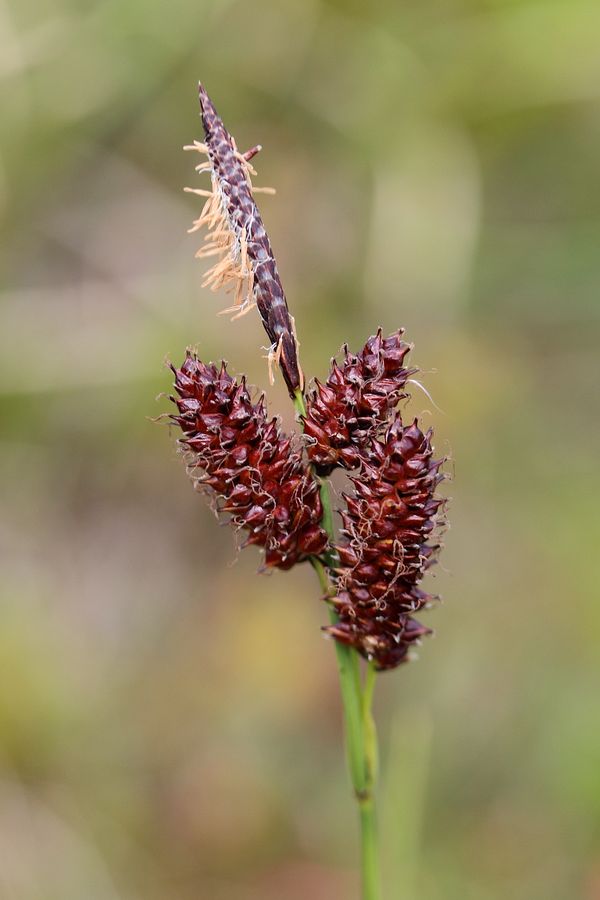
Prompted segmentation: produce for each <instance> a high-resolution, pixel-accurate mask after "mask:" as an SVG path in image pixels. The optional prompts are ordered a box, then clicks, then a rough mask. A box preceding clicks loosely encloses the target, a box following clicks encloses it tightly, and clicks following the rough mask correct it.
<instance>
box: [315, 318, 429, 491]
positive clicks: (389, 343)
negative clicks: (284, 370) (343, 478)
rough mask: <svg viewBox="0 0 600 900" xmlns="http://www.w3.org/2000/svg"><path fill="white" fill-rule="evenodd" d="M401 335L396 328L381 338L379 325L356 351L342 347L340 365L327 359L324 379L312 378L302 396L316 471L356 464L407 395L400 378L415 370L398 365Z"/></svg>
mask: <svg viewBox="0 0 600 900" xmlns="http://www.w3.org/2000/svg"><path fill="white" fill-rule="evenodd" d="M403 334H404V330H403V329H400V330H399V331H395V332H394V333H393V334H391V335H390V336H389V337H387V338H384V337H383V334H382V331H381V329H379V330H378V331H377V334H375V335H373V336H372V337H370V338H369V340H368V341H367V343H366V344H365V346H364V347H363V348H362V350H361V351H360V353H357V354H354V353H350V352H349V351H348V347H347V346H346V347H344V358H343V360H342V363H341V365H340V364H338V363H337V361H336V360H335V359H334V360H332V362H331V371H330V374H329V377H328V379H327V381H326V383H325V384H324V385H323V384H321V383H320V382H318V381H317V382H316V387H315V389H314V390H313V391H311V392H310V394H309V395H308V397H307V402H306V408H307V414H306V419H305V422H304V430H305V433H306V435H307V437H308V440H309V446H308V455H309V458H310V459H311V461H312V462H313V463H314V464H315V466H316V467H317V469H318V470H319V472H320V473H321V474H328V473H329V472H331V471H332V469H334V468H335V467H336V466H342V467H343V468H345V469H354V468H356V467H357V466H358V464H359V463H360V461H361V458H362V455H363V451H364V450H365V449H366V448H367V447H368V445H369V441H370V439H371V438H372V437H374V436H375V435H376V433H377V430H378V428H380V427H381V426H382V425H383V424H384V423H385V422H386V421H387V418H388V416H389V414H390V411H391V410H392V409H393V407H394V406H396V404H397V403H398V402H399V401H400V400H401V399H403V398H404V397H406V396H407V394H406V393H405V392H404V387H405V385H406V381H407V379H408V378H409V377H410V376H411V375H413V374H414V373H415V372H416V371H417V370H416V369H409V368H406V367H405V366H404V358H405V357H406V355H407V354H408V352H409V351H410V349H411V345H410V344H407V343H406V342H405V341H403V340H402V335H403Z"/></svg>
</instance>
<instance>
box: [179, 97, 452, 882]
mask: <svg viewBox="0 0 600 900" xmlns="http://www.w3.org/2000/svg"><path fill="white" fill-rule="evenodd" d="M200 110H201V118H202V125H203V129H204V140H203V141H194V143H193V144H191V145H190V146H189V147H186V148H185V149H187V150H190V151H193V152H196V153H198V154H199V155H200V157H201V161H200V163H199V164H198V166H196V169H197V172H198V173H199V174H206V175H208V176H209V178H210V184H209V185H207V186H205V187H193V188H186V190H187V191H190V192H191V193H193V194H196V195H198V196H200V197H202V198H203V201H204V202H203V207H202V209H201V211H200V213H199V215H198V218H197V219H196V220H195V222H194V223H193V225H192V228H191V229H190V231H191V232H196V231H200V230H204V231H205V235H204V240H203V243H202V246H201V248H200V249H199V250H198V252H197V253H196V256H198V257H200V258H210V259H211V262H212V264H211V266H210V268H209V270H208V271H207V273H206V275H205V278H204V282H203V285H204V286H206V287H210V288H211V289H213V290H220V289H224V290H225V291H226V292H229V293H230V294H232V295H233V304H232V306H231V307H230V308H229V311H230V312H231V313H232V316H233V318H239V317H241V316H244V315H245V314H247V313H249V312H250V311H251V310H252V309H253V308H256V309H257V311H258V314H259V316H260V319H261V321H262V324H263V326H264V328H265V331H266V333H267V335H268V338H269V341H270V350H269V356H268V361H269V373H270V376H271V380H272V379H273V373H274V371H275V370H276V369H278V370H279V371H280V373H281V375H282V377H283V379H284V381H285V384H286V386H287V389H288V391H289V395H290V398H291V401H292V402H293V404H294V407H295V410H296V420H297V422H298V424H299V429H298V433H296V434H287V433H285V432H283V431H282V429H281V426H280V423H279V420H278V419H277V418H274V417H270V416H269V414H268V412H267V406H266V400H265V396H264V394H263V395H260V396H259V397H258V398H257V399H256V398H255V394H254V392H253V391H251V390H250V389H249V387H248V386H247V384H246V381H245V378H243V377H242V378H239V379H238V378H235V377H234V376H232V375H231V374H230V373H229V372H228V371H227V365H226V363H224V362H222V363H219V364H214V363H204V362H202V361H201V360H200V359H199V358H198V355H197V353H196V352H194V351H192V350H189V349H188V350H187V351H186V355H185V359H184V361H183V363H182V364H181V365H180V366H179V367H177V366H174V365H171V369H172V371H173V374H174V378H175V382H174V388H175V393H174V395H173V396H172V397H171V400H172V401H173V403H174V404H175V407H176V411H175V412H174V413H173V414H171V415H170V419H171V421H172V422H174V423H175V424H176V425H177V426H178V428H179V429H180V430H181V436H180V437H179V440H178V444H179V447H180V450H181V453H182V455H183V458H184V460H185V464H186V467H187V471H188V474H189V476H190V478H191V479H192V481H193V483H194V485H195V486H196V488H197V489H198V490H200V491H202V492H205V493H207V494H209V495H210V497H211V499H212V502H213V504H214V505H215V506H216V508H217V511H218V513H219V515H221V516H223V517H224V518H226V519H227V520H228V521H229V522H230V524H231V525H232V526H233V528H235V529H236V530H238V531H240V532H242V533H243V534H244V535H245V543H244V546H246V545H249V544H254V545H256V546H257V547H259V548H260V550H261V552H262V554H263V568H264V569H273V568H277V569H284V570H287V569H291V568H292V567H293V566H295V565H298V564H300V563H304V562H307V563H309V564H310V565H311V566H312V567H313V569H314V571H315V573H316V576H317V579H318V584H319V591H320V596H321V598H322V599H323V601H324V603H325V604H326V607H327V610H328V616H329V621H328V623H327V624H324V625H323V629H322V630H323V632H324V634H325V635H327V636H329V637H330V638H331V639H332V640H333V643H334V647H335V652H336V656H337V666H338V670H339V681H340V688H341V699H342V706H343V715H344V723H345V740H346V751H347V760H348V768H349V772H350V777H351V781H352V786H353V789H354V796H355V799H356V803H357V806H358V812H359V821H360V846H361V879H362V897H363V900H379V898H380V897H381V884H380V873H379V854H378V835H377V821H376V796H375V789H376V783H377V734H376V729H375V724H374V721H373V716H372V703H373V692H374V688H375V683H376V678H377V674H378V673H380V672H383V671H388V670H392V669H395V668H397V667H398V666H400V665H401V664H403V663H405V662H406V661H407V660H409V659H410V656H411V648H413V647H414V645H415V644H417V643H418V642H420V640H421V638H423V637H424V636H425V635H427V634H429V633H430V629H429V628H428V627H426V626H425V625H422V624H421V623H420V622H419V621H418V620H417V619H416V618H415V613H417V612H419V611H420V610H423V609H426V608H427V607H429V606H431V604H432V603H433V601H434V599H435V598H434V596H433V595H432V594H429V593H427V592H426V591H425V590H423V589H422V588H421V586H420V585H421V580H422V578H423V575H424V574H425V572H426V571H427V570H428V569H429V568H430V566H431V565H432V564H433V563H434V562H435V560H436V557H437V554H438V551H439V549H440V544H439V537H438V536H439V533H440V526H441V524H442V520H443V508H444V501H443V500H442V498H441V497H439V496H438V493H437V488H438V485H439V483H440V482H441V481H442V479H443V478H444V477H445V476H444V474H443V473H442V472H441V467H442V464H443V460H442V459H437V458H435V457H434V451H433V447H432V443H431V439H432V432H431V430H428V431H422V430H421V428H420V427H419V423H418V420H417V419H414V420H412V421H409V422H404V421H403V418H402V414H401V411H400V409H399V404H400V402H401V401H402V400H404V399H405V398H406V397H407V396H408V394H407V385H408V383H409V382H410V380H411V377H412V376H413V375H414V373H415V372H416V371H417V370H416V369H415V368H413V367H411V366H409V365H408V364H407V356H408V355H409V353H410V350H411V345H410V344H408V343H407V342H406V341H405V340H404V339H403V330H402V329H400V330H398V331H395V332H394V333H392V334H390V335H387V336H385V335H384V334H383V332H382V331H381V329H379V330H378V331H377V332H376V333H375V334H374V335H372V336H371V337H369V338H368V340H367V341H366V343H365V344H364V346H363V347H362V348H361V349H360V350H359V351H358V352H356V353H353V352H350V350H349V349H348V347H344V348H343V351H342V355H341V357H340V359H339V360H336V359H333V360H332V361H331V367H330V371H329V375H328V377H327V379H326V381H325V382H323V383H320V382H319V381H314V382H313V383H312V384H311V385H310V386H307V385H306V383H305V378H304V374H303V372H302V368H301V365H300V360H299V352H298V347H299V344H298V339H297V336H296V330H295V324H294V319H293V317H292V315H291V314H290V311H289V308H288V304H287V300H286V296H285V293H284V290H283V287H282V284H281V279H280V277H279V272H278V270H277V264H276V262H275V258H274V255H273V251H272V249H271V244H270V241H269V238H268V235H267V233H266V231H265V228H264V225H263V221H262V218H261V215H260V212H259V210H258V207H257V205H256V202H255V199H254V195H255V194H257V193H258V192H259V191H260V190H261V189H260V188H256V187H254V186H253V184H252V178H253V177H254V176H255V175H256V172H255V170H254V168H253V166H252V163H251V160H252V158H253V157H254V156H255V155H256V153H257V152H258V151H259V150H260V149H261V148H260V146H256V147H253V148H252V149H251V150H249V151H247V152H245V153H240V152H239V151H238V149H237V146H236V143H235V140H234V139H233V137H232V136H231V135H230V134H229V132H228V131H227V130H226V128H225V126H224V125H223V122H222V120H221V118H220V117H219V115H218V114H217V112H216V110H215V107H214V105H213V103H212V101H211V100H210V98H209V96H208V94H207V93H206V91H205V89H204V87H203V86H202V85H200ZM262 190H263V191H270V189H265V188H263V189H262ZM336 468H341V469H344V470H346V471H347V472H348V473H349V479H350V484H351V490H350V491H349V492H348V493H345V494H343V495H342V500H343V508H342V509H340V510H338V511H337V512H339V515H340V516H341V527H340V529H339V533H338V531H336V528H335V525H334V510H333V509H332V502H331V493H330V483H329V476H330V475H331V473H332V472H333V471H334V469H336Z"/></svg>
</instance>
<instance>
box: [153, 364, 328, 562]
mask: <svg viewBox="0 0 600 900" xmlns="http://www.w3.org/2000/svg"><path fill="white" fill-rule="evenodd" d="M172 368H173V367H172ZM173 371H174V373H175V390H176V392H177V395H178V396H177V398H173V400H174V403H175V405H176V406H177V413H176V414H173V415H172V416H171V419H172V420H173V421H174V422H176V423H177V425H179V427H180V428H181V430H182V431H183V437H182V438H180V440H179V443H180V445H181V447H182V449H183V451H184V456H185V460H186V463H187V467H188V473H189V475H190V477H191V478H192V480H193V481H194V482H195V484H196V485H197V487H198V488H199V489H201V490H207V491H208V492H209V493H210V494H211V495H212V496H213V497H215V498H216V501H217V509H218V511H219V512H221V513H226V514H228V515H229V517H230V521H231V523H232V524H233V525H234V526H235V527H236V528H240V529H245V530H246V531H247V532H248V536H247V539H246V544H257V545H258V546H259V547H262V548H264V551H265V566H266V567H277V568H280V569H289V568H290V567H291V566H293V565H294V564H295V563H297V562H301V561H303V560H305V559H307V558H308V557H309V556H319V555H321V554H322V553H323V552H324V551H325V549H326V546H327V535H326V533H325V531H324V530H323V529H322V528H321V525H320V522H321V517H322V512H323V511H322V507H321V500H320V497H319V491H318V486H317V484H316V482H315V480H314V479H313V478H312V476H311V474H310V471H309V469H308V467H307V466H306V464H305V463H304V462H303V460H302V456H301V453H300V452H299V451H298V450H296V449H294V447H293V446H292V441H291V438H290V437H289V436H288V435H286V434H284V433H283V432H282V431H281V430H280V428H279V424H278V422H277V420H276V419H268V418H267V414H266V409H265V403H264V397H263V396H261V397H259V399H258V401H257V402H256V403H253V402H252V400H251V397H250V394H249V392H248V389H247V387H246V384H245V381H244V379H242V380H241V381H239V382H238V381H236V380H235V379H234V378H232V377H231V375H230V374H229V373H228V372H227V367H226V364H225V363H222V364H221V366H220V367H217V366H215V365H214V364H213V363H210V364H209V365H205V364H204V363H202V362H201V361H200V360H199V359H198V358H197V357H196V355H195V354H192V353H191V352H190V351H188V352H187V354H186V358H185V360H184V362H183V364H182V366H181V367H180V368H179V369H177V368H173Z"/></svg>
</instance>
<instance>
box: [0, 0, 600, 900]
mask: <svg viewBox="0 0 600 900" xmlns="http://www.w3.org/2000/svg"><path fill="white" fill-rule="evenodd" d="M599 46H600V6H599V5H598V3H597V0H526V2H525V0H404V2H393V0H387V2H386V0H378V2H373V3H366V2H358V0H327V2H326V0H290V2H287V0H286V2H283V0H255V2H234V0H231V2H207V0H171V2H170V3H161V2H158V0H145V2H141V0H96V2H94V0H35V2H34V0H2V2H0V97H1V110H2V112H1V124H0V134H1V144H0V207H1V209H2V214H3V215H2V220H3V234H2V250H1V254H2V261H3V263H4V266H3V270H4V279H3V284H2V288H1V291H2V296H1V309H0V344H1V348H0V381H1V403H2V424H3V437H2V441H1V443H0V466H1V472H2V481H3V502H2V507H1V513H0V515H1V519H0V535H1V543H2V555H3V561H2V575H3V578H2V598H1V599H2V606H1V612H0V898H2V900H200V898H201V900H204V898H206V900H259V898H260V900H305V898H307V897H310V898H311V900H325V898H327V900H330V898H340V900H341V898H344V900H345V898H350V900H353V898H355V897H356V888H355V880H356V879H355V869H356V843H355V840H356V833H355V824H356V823H355V821H354V813H353V809H352V800H351V797H350V792H349V789H348V784H347V780H346V776H345V772H344V769H343V761H342V750H341V733H340V710H339V699H338V688H337V683H336V671H335V665H334V659H333V652H332V648H331V645H330V644H328V643H327V642H326V641H324V640H323V639H322V637H321V635H320V633H319V626H320V624H321V623H323V622H324V621H325V618H326V616H325V610H324V608H323V607H322V605H321V604H320V603H319V601H318V590H317V584H316V581H315V580H314V578H313V577H312V573H311V572H310V570H308V569H307V568H306V567H301V568H299V569H298V570H296V571H294V572H292V573H289V574H280V573H276V574H274V575H273V576H272V577H260V576H257V575H255V570H256V567H257V564H258V555H257V553H256V552H255V551H254V550H249V551H247V552H245V553H244V554H242V555H239V554H237V553H236V551H235V549H234V544H233V539H232V536H231V534H230V533H229V531H228V530H225V529H219V528H218V527H217V524H216V522H215V520H214V518H213V516H212V515H211V513H210V511H209V510H208V508H207V506H206V504H205V503H204V502H203V500H202V499H201V498H199V497H198V496H196V495H195V494H194V493H193V491H192V490H191V488H190V485H189V483H188V482H187V480H186V477H185V475H184V472H183V469H182V466H181V463H180V461H179V460H178V459H177V457H176V454H175V451H174V446H173V440H172V439H171V438H170V436H169V433H168V430H167V429H166V428H161V427H159V426H157V425H153V424H151V423H150V422H149V417H151V416H154V415H156V414H157V413H159V412H160V411H161V410H163V409H165V407H166V401H165V400H159V401H158V402H156V401H155V397H156V395H157V394H158V393H159V392H160V391H164V390H166V391H168V390H169V387H170V378H169V373H168V372H167V371H166V370H165V369H164V368H163V367H162V363H163V359H164V357H165V355H166V354H170V355H172V357H173V358H174V359H175V360H179V359H181V356H182V353H183V350H184V348H185V346H186V345H187V344H189V343H197V344H198V346H199V350H200V353H201V355H202V356H203V357H204V358H206V359H208V358H210V359H214V358H220V357H221V356H225V357H226V358H227V359H229V360H230V362H231V364H232V366H233V368H234V369H235V370H237V371H246V372H247V373H248V374H249V376H250V378H251V380H252V381H253V382H254V383H256V384H259V385H260V386H261V387H267V388H268V380H267V372H266V366H265V361H264V359H263V358H262V354H263V353H264V350H261V347H262V346H263V345H264V343H265V336H264V335H263V333H262V331H261V327H260V324H259V322H258V319H257V317H256V316H248V317H246V318H244V319H242V320H240V321H238V322H236V323H233V324H229V322H228V321H227V319H226V318H222V317H221V318H219V317H217V316H216V312H217V310H218V309H219V308H222V306H223V305H224V302H225V301H224V299H223V298H219V297H215V296H213V295H211V294H209V293H206V292H204V291H202V290H201V289H200V282H201V280H202V272H203V266H202V265H201V264H200V263H198V262H196V261H194V259H193V254H194V251H195V249H196V246H197V241H196V239H195V238H194V237H190V236H188V235H186V228H187V227H188V225H189V222H190V221H191V219H192V217H193V216H194V214H195V213H197V211H198V208H199V207H198V204H197V203H196V198H190V196H189V195H184V194H183V193H182V190H181V188H182V186H183V185H184V184H190V183H193V182H194V178H195V176H194V173H193V168H192V167H193V163H194V160H192V159H191V157H190V156H188V155H185V154H183V153H182V152H181V147H182V145H183V144H184V143H187V142H189V141H190V139H192V138H200V137H201V128H200V122H199V118H198V109H197V101H196V82H197V80H198V79H199V78H202V79H203V81H204V82H205V83H206V85H207V87H208V90H209V91H210V93H211V94H212V96H213V98H214V101H215V103H216V104H217V107H218V109H219V110H220V112H221V114H222V115H223V117H224V119H225V121H226V123H227V125H228V126H229V127H230V129H231V130H232V131H233V132H234V134H235V135H236V137H237V139H238V143H239V144H240V146H246V145H248V146H250V145H251V144H254V143H257V142H259V141H260V142H261V143H262V144H263V145H264V146H265V150H264V152H263V153H262V154H261V156H260V157H259V158H258V160H257V165H258V169H259V176H260V177H259V180H258V183H259V184H264V185H272V184H273V185H276V186H277V189H278V194H277V197H276V198H270V197H266V198H264V199H263V201H262V203H261V206H262V209H263V213H264V218H265V221H266V224H267V227H268V228H269V231H270V234H271V238H272V242H273V245H274V248H275V250H276V253H277V256H278V260H279V264H280V269H281V273H282V277H283V281H284V283H285V286H286V290H287V293H288V297H289V300H290V305H291V307H292V311H293V313H294V315H295V317H296V321H297V325H298V330H299V334H300V339H301V342H302V358H303V363H304V367H305V370H306V372H307V373H308V374H310V375H320V376H322V375H323V374H324V373H325V372H326V369H327V365H328V360H329V358H330V356H331V355H332V354H334V353H335V352H337V350H338V348H339V347H340V345H341V344H342V343H343V342H344V341H348V342H349V343H350V345H351V346H352V347H355V348H357V347H358V346H360V345H361V343H362V342H363V340H364V339H365V338H366V337H367V336H368V335H369V334H371V333H373V331H374V329H375V328H376V326H377V325H379V324H381V325H382V326H383V327H384V328H385V329H387V330H392V329H395V328H397V327H399V326H400V325H403V326H405V327H406V329H407V336H408V338H409V339H410V340H411V341H414V342H415V344H416V349H415V351H414V354H413V359H414V360H415V361H416V362H417V363H418V364H419V365H420V366H421V368H422V370H424V372H425V374H424V375H423V381H424V382H425V384H426V386H427V389H428V390H429V392H430V393H431V395H432V398H433V400H434V401H435V404H437V406H439V407H440V408H441V409H442V410H443V413H442V412H438V411H436V409H435V407H434V405H433V403H432V402H431V401H430V400H429V399H428V397H427V396H426V395H425V394H423V393H421V392H420V391H418V390H417V389H415V391H414V397H413V400H412V406H411V409H412V410H413V411H414V412H416V413H419V414H420V413H422V414H423V418H424V421H425V422H426V423H430V422H432V423H434V424H435V426H436V430H437V446H438V448H439V449H440V451H441V452H442V453H444V452H450V453H451V454H452V456H453V458H454V460H455V462H454V464H453V468H454V470H455V480H454V482H453V484H452V485H451V488H450V493H451V494H452V496H453V498H454V499H453V502H452V506H451V523H452V529H451V531H450V532H449V533H448V535H447V539H446V540H447V549H446V552H445V554H444V557H443V565H442V567H441V568H440V569H439V570H438V572H437V575H436V582H435V583H434V585H433V587H434V589H439V590H440V591H441V592H442V593H443V595H444V599H445V602H444V604H443V605H442V606H441V607H440V608H438V609H436V610H434V611H432V612H430V613H428V614H426V620H427V622H428V623H429V624H432V625H433V626H434V627H435V628H436V631H437V636H436V638H435V639H434V640H428V641H427V642H426V643H425V644H424V646H423V647H422V649H421V651H420V660H419V662H418V663H416V664H413V665H410V666H408V667H405V668H404V669H402V670H400V671H397V672H394V673H391V674H387V675H385V676H384V677H382V678H381V680H380V683H379V688H378V694H377V717H378V721H379V723H380V733H381V739H382V748H383V749H382V755H383V771H384V776H383V784H382V789H381V797H382V820H383V824H384V826H385V827H384V833H385V838H384V857H385V860H384V862H385V869H386V882H387V888H386V900H396V898H403V900H500V898H502V900H505V898H511V900H572V898H584V900H592V898H598V897H600V859H599V856H598V838H599V835H600V719H599V713H598V707H599V702H600V701H599V686H600V679H599V677H598V676H599V665H598V644H599V642H598V638H599V630H600V629H599V625H600V604H599V603H598V590H597V587H596V591H594V582H595V581H596V582H597V570H598V550H597V548H598V544H599V541H600V534H599V529H598V518H597V498H598V488H599V484H598V476H597V468H598V451H599V440H598V437H599V432H598V426H597V422H598V420H597V408H595V406H596V404H595V401H596V400H597V394H598V383H597V374H598V373H597V365H596V364H597V361H598V351H597V339H598V335H599V332H600V327H599V325H600V321H599V307H598V300H597V293H598V285H599V281H600V252H599V238H600V228H599V225H600V176H599V171H600V168H599V167H600V102H599V101H600V52H599ZM196 183H197V184H198V183H199V182H198V181H196ZM269 398H270V402H271V404H272V408H273V410H280V411H284V417H285V419H286V421H287V422H290V421H291V418H292V417H291V411H290V409H289V403H288V400H287V397H286V394H285V391H284V390H283V389H282V386H281V383H279V382H278V383H277V384H276V386H275V387H273V388H270V389H269Z"/></svg>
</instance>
